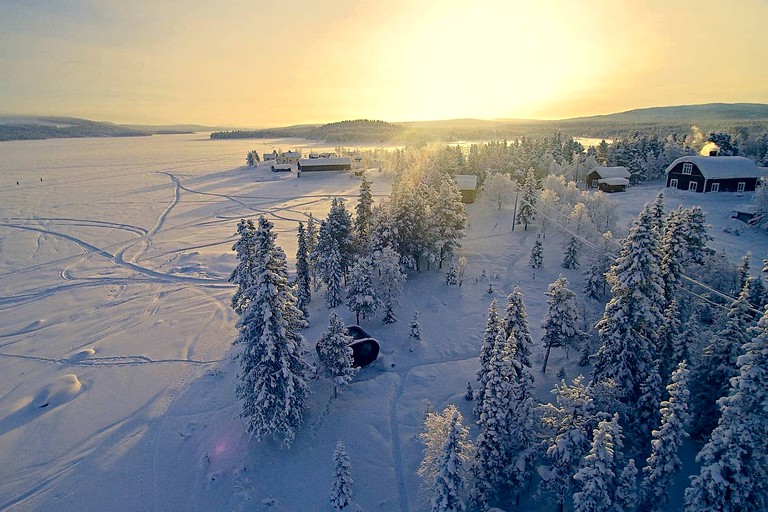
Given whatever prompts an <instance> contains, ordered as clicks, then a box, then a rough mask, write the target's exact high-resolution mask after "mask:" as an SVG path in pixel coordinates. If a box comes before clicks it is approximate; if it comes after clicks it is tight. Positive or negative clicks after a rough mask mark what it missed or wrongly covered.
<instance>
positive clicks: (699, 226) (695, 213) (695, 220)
mask: <svg viewBox="0 0 768 512" xmlns="http://www.w3.org/2000/svg"><path fill="white" fill-rule="evenodd" d="M682 218H683V233H684V234H683V236H684V237H685V241H686V251H687V254H686V261H687V262H689V263H693V264H696V265H703V264H704V262H705V261H706V259H707V256H710V255H712V254H714V251H713V250H712V249H710V248H709V246H707V242H709V241H711V240H712V237H711V236H709V234H708V233H707V225H706V224H704V211H703V210H702V209H701V206H691V207H690V208H686V209H684V210H683V212H682Z"/></svg>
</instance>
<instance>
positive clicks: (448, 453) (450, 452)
mask: <svg viewBox="0 0 768 512" xmlns="http://www.w3.org/2000/svg"><path fill="white" fill-rule="evenodd" d="M468 435H469V428H467V427H465V426H463V425H462V424H461V414H460V413H459V411H458V410H454V411H453V414H452V416H451V419H450V423H449V424H448V435H447V436H446V438H445V442H444V443H443V446H442V450H441V452H440V457H439V459H438V461H437V469H438V471H437V474H436V475H435V480H434V483H433V486H432V500H431V506H430V510H431V512H463V511H464V510H466V507H465V505H464V500H463V499H462V494H463V490H464V487H465V485H466V477H465V475H464V463H465V462H466V459H467V453H466V451H467V450H466V444H467V436H468Z"/></svg>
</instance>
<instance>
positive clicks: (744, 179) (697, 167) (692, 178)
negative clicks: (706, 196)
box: [665, 156, 768, 192]
mask: <svg viewBox="0 0 768 512" xmlns="http://www.w3.org/2000/svg"><path fill="white" fill-rule="evenodd" d="M665 172H666V176H667V178H666V183H667V187H669V188H677V189H680V190H690V191H692V192H753V191H754V190H755V188H756V187H757V182H758V181H759V180H760V178H763V177H765V176H766V174H768V173H767V172H766V169H765V168H764V167H758V166H757V164H755V162H753V161H752V160H750V159H749V158H745V157H743V156H683V157H680V158H678V159H677V160H675V161H674V162H672V163H671V164H669V167H667V170H666V171H665Z"/></svg>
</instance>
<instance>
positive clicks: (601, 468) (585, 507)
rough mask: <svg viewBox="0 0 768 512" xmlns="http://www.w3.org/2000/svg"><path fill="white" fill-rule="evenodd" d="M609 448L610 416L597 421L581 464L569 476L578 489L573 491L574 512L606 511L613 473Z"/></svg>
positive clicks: (611, 452) (613, 481)
mask: <svg viewBox="0 0 768 512" xmlns="http://www.w3.org/2000/svg"><path fill="white" fill-rule="evenodd" d="M613 457H614V452H613V426H612V425H611V421H610V420H603V421H601V422H600V423H598V425H597V428H596V429H595V430H594V432H593V436H592V448H591V449H590V450H589V454H588V455H587V456H586V457H584V464H583V466H582V467H581V468H580V469H579V470H578V471H577V472H576V474H575V475H574V476H573V479H574V480H576V482H578V483H579V485H580V487H581V491H580V492H577V493H575V494H574V495H573V510H574V512H610V511H612V510H613V509H612V504H613V503H612V500H611V497H612V496H613V494H614V489H615V486H616V483H615V476H616V475H615V474H614V472H613V469H612V468H613V467H614V458H613Z"/></svg>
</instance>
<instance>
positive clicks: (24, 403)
mask: <svg viewBox="0 0 768 512" xmlns="http://www.w3.org/2000/svg"><path fill="white" fill-rule="evenodd" d="M269 143H270V144H272V143H274V144H275V145H277V144H280V143H281V141H269ZM292 143H293V141H288V142H286V141H282V146H283V147H284V148H288V147H294V146H298V144H295V143H294V144H293V145H292ZM260 144H263V143H262V142H259V143H254V141H248V140H245V141H237V140H235V141H209V140H207V139H206V138H205V136H204V135H200V134H197V135H167V136H154V137H151V138H125V139H122V138H115V139H62V140H48V141H28V142H4V143H0V157H1V158H0V460H2V461H3V463H2V464H1V465H0V510H36V511H48V510H50V511H61V510H125V511H136V510H164V511H165V510H201V511H207V510H261V509H270V510H284V511H309V510H327V509H329V505H328V503H327V500H328V494H329V491H330V485H331V472H332V458H331V457H332V453H333V450H334V448H335V446H336V442H337V441H338V440H342V441H343V442H344V444H345V445H346V448H347V452H348V453H349V456H350V460H351V463H352V473H353V478H354V480H355V485H354V488H353V489H354V495H355V501H356V502H357V503H359V504H360V505H361V506H362V507H363V509H364V510H367V511H373V510H382V511H408V510H412V511H418V510H424V509H425V508H426V500H425V495H424V494H423V493H422V491H421V490H420V481H419V478H418V476H417V475H416V469H417V467H418V464H419V461H420V459H421V450H422V446H421V445H420V443H419V441H418V438H417V435H418V432H419V430H420V428H421V423H422V419H423V414H424V410H425V407H426V401H427V400H428V401H429V402H431V404H432V405H434V406H435V407H437V408H438V409H442V408H443V407H444V406H445V405H447V404H448V403H455V404H457V405H458V406H459V407H460V408H461V410H462V413H463V414H464V417H465V421H467V420H469V419H470V418H471V413H470V411H471V404H470V403H468V402H466V401H465V400H464V398H463V395H464V392H465V389H466V383H467V381H470V380H472V381H473V382H474V373H475V372H476V370H477V368H478V362H477V356H478V353H479V349H480V340H481V334H482V332H483V329H484V327H485V317H486V312H487V308H488V304H489V302H490V300H491V299H492V298H497V299H498V300H499V301H500V302H501V303H502V307H503V301H504V300H505V297H506V294H507V293H509V292H510V291H511V290H512V288H513V287H514V286H516V285H519V286H520V287H521V288H522V290H523V293H524V294H525V301H526V305H527V307H528V313H529V321H530V325H531V328H532V331H533V335H534V339H535V340H536V341H537V342H538V340H539V338H540V336H541V334H542V333H541V329H540V328H539V322H540V319H541V318H542V317H543V315H544V312H545V311H546V300H545V297H544V295H543V294H544V292H545V291H546V288H547V284H548V283H550V282H552V281H553V280H554V279H555V278H556V277H557V276H558V274H560V273H563V274H564V275H566V277H567V278H568V279H569V281H570V282H571V287H572V289H574V290H580V289H581V283H582V279H581V274H580V270H563V269H562V268H561V267H560V262H561V260H562V249H561V243H560V239H559V237H558V236H553V235H550V236H547V238H546V240H545V243H544V266H543V268H542V269H539V270H538V271H537V272H536V275H535V276H534V275H533V274H532V272H531V270H530V268H529V267H528V258H529V254H530V247H531V244H532V242H533V239H534V238H535V233H536V226H535V225H534V226H532V227H531V228H529V230H528V231H522V230H521V228H520V227H519V226H518V227H517V228H516V230H515V231H514V232H513V231H512V227H511V210H509V209H507V210H502V211H501V212H498V211H496V209H495V207H493V206H490V205H486V204H484V203H483V202H482V201H481V202H479V203H477V204H474V205H470V206H468V208H467V211H468V213H469V217H470V227H469V229H468V231H467V237H466V238H465V240H464V249H463V254H464V255H465V256H466V257H467V260H468V263H469V267H468V269H467V274H466V280H465V284H464V286H463V287H461V288H458V287H448V286H446V285H445V284H444V277H443V275H442V274H440V273H437V272H423V273H422V274H417V275H412V276H410V277H409V280H408V283H407V284H406V292H405V294H404V298H403V301H402V304H401V306H400V308H399V309H398V310H397V313H398V314H399V319H400V321H399V322H398V323H396V324H393V325H384V324H382V323H381V321H380V320H379V319H373V320H370V321H364V322H363V326H364V328H365V329H366V330H367V331H369V332H370V333H371V334H372V335H374V336H375V337H377V338H378V339H379V340H380V342H381V343H382V353H381V356H380V358H379V360H378V361H377V362H376V363H375V364H374V365H372V366H371V367H369V368H367V369H365V370H363V371H362V372H360V374H359V375H358V376H357V377H356V379H355V381H354V382H353V384H352V385H351V386H349V387H348V388H346V389H344V390H342V391H341V392H340V393H339V395H338V398H333V390H332V386H330V385H329V383H328V382H327V381H324V380H319V381H314V382H313V384H312V388H313V396H312V398H311V401H310V409H309V411H308V413H307V415H306V422H305V425H304V428H303V429H302V431H301V432H300V433H299V434H298V436H297V438H296V441H295V442H294V444H293V446H292V447H291V448H290V449H289V450H281V449H280V448H279V446H278V445H277V444H275V443H271V442H264V443H255V442H251V441H249V439H248V436H247V435H246V434H245V433H244V430H245V428H244V422H243V421H242V420H238V419H235V416H236V415H237V414H238V412H239V410H240V409H239V404H238V403H237V402H236V401H235V398H234V387H235V379H236V374H237V364H236V362H235V361H234V360H233V358H232V356H233V354H234V350H233V349H232V346H231V342H232V340H233V339H234V338H235V335H236V329H235V322H236V315H235V314H234V312H233V311H232V310H231V308H230V307H229V300H230V298H231V296H232V293H233V288H232V287H231V286H230V285H228V284H227V282H226V281H227V278H228V276H229V273H230V272H231V270H232V269H233V268H234V265H235V259H234V256H233V253H232V251H231V246H232V243H233V240H234V237H233V234H234V232H235V228H236V223H237V221H238V220H239V219H240V218H241V217H244V216H256V215H258V214H261V213H264V214H266V215H267V216H268V217H269V218H270V220H272V221H273V222H274V223H275V231H276V232H277V233H278V240H277V243H278V244H279V245H281V246H282V247H283V249H284V250H285V251H286V253H287V254H288V257H289V265H291V268H292V263H293V255H294V253H295V250H296V237H295V230H296V222H297V221H298V220H300V219H302V218H303V213H304V212H306V211H311V212H313V213H314V215H315V216H316V217H320V218H324V217H325V215H326V213H327V211H328V208H329V206H330V201H331V198H332V197H334V196H345V197H347V198H348V199H349V203H348V206H349V207H350V208H352V207H353V204H354V201H355V198H356V196H357V189H358V181H357V180H356V179H355V178H353V177H350V176H349V175H347V174H342V173H325V174H321V173H318V174H309V173H307V174H305V175H304V176H302V178H301V179H297V178H296V175H295V173H290V174H288V173H279V174H273V173H271V172H269V171H268V170H267V168H266V167H261V168H255V169H254V168H243V167H241V164H242V163H243V162H244V159H245V155H246V153H247V151H248V150H250V149H254V148H259V147H260V146H259V145H260ZM264 146H265V147H266V144H264ZM369 177H370V178H371V179H372V180H373V182H374V185H373V192H374V194H375V195H376V199H381V198H382V197H385V196H386V195H388V193H389V181H388V180H387V179H386V178H384V177H381V176H379V175H378V174H375V173H374V174H371V175H370V176H369ZM17 181H18V182H19V184H18V185H17V184H16V182H17ZM658 187H659V185H658V184H653V185H644V186H639V187H634V188H631V189H630V191H629V192H627V193H625V194H617V195H615V196H613V197H614V198H615V199H618V200H620V205H621V206H620V207H621V210H622V212H623V214H624V219H625V225H626V224H628V223H629V222H630V221H631V220H632V219H633V218H634V217H635V216H636V215H637V213H638V212H639V210H640V209H641V208H642V206H643V204H644V203H645V202H647V201H650V200H652V199H653V198H654V196H655V194H656V192H657V191H658ZM666 199H667V200H666V203H667V207H675V206H676V205H677V204H683V205H686V206H689V205H691V204H702V206H703V207H704V210H705V211H706V212H707V213H708V216H707V221H708V222H709V223H711V224H712V226H713V228H712V230H711V234H712V235H713V236H714V237H715V242H714V243H713V245H714V246H715V247H718V248H723V249H724V250H725V251H726V252H727V254H728V256H729V258H730V259H731V260H732V261H734V262H735V261H737V260H738V258H739V257H741V255H742V254H743V253H744V252H746V251H747V250H751V251H752V253H753V262H752V266H753V269H759V268H760V262H761V260H762V258H763V257H765V256H766V255H767V254H768V236H766V235H765V234H764V233H762V232H754V231H753V230H750V229H748V228H746V227H744V225H743V224H741V223H739V222H738V221H735V220H731V219H730V213H731V210H732V209H733V207H734V206H735V205H737V204H741V203H748V202H750V201H751V197H750V195H749V194H747V195H745V196H744V197H736V196H735V195H731V194H708V195H706V196H703V195H700V194H691V193H677V192H674V193H673V192H667V193H666ZM483 270H485V274H486V276H487V278H486V279H485V280H483V279H481V274H482V273H483ZM489 285H492V288H493V293H492V294H489V293H488V289H489ZM415 310H417V311H418V312H419V315H420V322H421V326H422V332H423V334H424V340H423V342H422V343H421V345H419V346H416V347H413V346H410V345H409V344H408V335H407V330H408V323H409V320H410V318H411V316H412V314H413V311H415ZM310 311H311V318H310V320H311V322H312V325H311V327H310V328H308V329H307V330H306V331H305V333H304V334H305V336H306V338H307V340H308V341H310V343H312V344H314V341H315V340H317V339H318V338H319V337H320V333H321V332H322V331H323V330H324V329H325V327H326V325H327V319H328V312H327V310H326V309H325V308H324V306H323V301H322V297H321V296H319V295H316V296H315V300H314V301H313V302H312V304H311V306H310ZM339 313H340V315H341V316H342V318H343V319H344V321H345V322H346V323H353V320H354V315H353V314H351V313H349V312H348V311H347V310H346V309H345V308H339ZM542 355H543V352H542V351H541V350H539V351H538V352H536V354H535V359H536V360H535V362H534V364H535V366H536V367H538V365H539V364H540V362H541V356H542ZM576 359H577V357H575V356H574V355H573V354H572V355H571V358H570V360H566V358H565V354H564V353H562V351H560V350H555V351H553V354H552V356H551V358H550V364H549V368H550V369H549V371H548V375H542V374H541V373H540V372H538V371H536V372H535V376H536V386H537V392H538V395H539V397H540V398H541V399H546V400H549V390H550V389H551V388H552V386H553V384H554V382H555V381H556V377H555V374H556V373H557V371H558V370H559V369H560V367H564V368H565V371H566V374H567V376H568V378H569V379H570V378H572V377H574V376H575V375H577V374H578V372H579V371H581V370H582V369H580V368H579V367H578V366H577V365H576ZM542 506H543V508H544V509H546V508H547V506H546V505H545V504H542Z"/></svg>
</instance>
